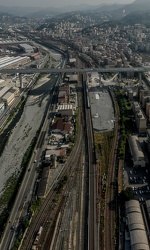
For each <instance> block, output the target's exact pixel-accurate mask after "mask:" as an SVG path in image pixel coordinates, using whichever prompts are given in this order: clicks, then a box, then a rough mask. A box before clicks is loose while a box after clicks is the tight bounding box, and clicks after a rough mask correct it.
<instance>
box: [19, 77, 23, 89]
mask: <svg viewBox="0 0 150 250" xmlns="http://www.w3.org/2000/svg"><path fill="white" fill-rule="evenodd" d="M19 80H20V88H21V89H23V81H22V74H19Z"/></svg>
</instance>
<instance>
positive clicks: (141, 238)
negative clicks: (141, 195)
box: [125, 200, 149, 250]
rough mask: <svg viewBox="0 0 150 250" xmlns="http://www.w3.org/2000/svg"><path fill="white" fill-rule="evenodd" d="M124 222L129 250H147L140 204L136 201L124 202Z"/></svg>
mask: <svg viewBox="0 0 150 250" xmlns="http://www.w3.org/2000/svg"><path fill="white" fill-rule="evenodd" d="M125 205H126V218H127V220H126V222H127V226H128V230H129V235H130V237H129V238H128V239H126V240H130V246H131V250H141V249H143V250H149V244H148V239H147V234H146V230H145V225H144V220H143V217H142V213H141V208H140V203H139V201H137V200H130V201H126V204H125Z"/></svg>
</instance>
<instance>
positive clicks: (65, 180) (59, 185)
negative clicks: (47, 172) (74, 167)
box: [57, 175, 68, 194]
mask: <svg viewBox="0 0 150 250" xmlns="http://www.w3.org/2000/svg"><path fill="white" fill-rule="evenodd" d="M67 180H68V175H65V176H64V177H63V179H62V180H61V181H59V183H58V187H57V194H59V193H60V192H61V191H62V190H63V188H64V186H65V184H66V182H67Z"/></svg>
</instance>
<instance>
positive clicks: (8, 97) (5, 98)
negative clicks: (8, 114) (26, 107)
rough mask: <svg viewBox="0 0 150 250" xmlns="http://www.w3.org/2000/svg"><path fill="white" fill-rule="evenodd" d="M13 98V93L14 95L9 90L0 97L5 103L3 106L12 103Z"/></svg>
mask: <svg viewBox="0 0 150 250" xmlns="http://www.w3.org/2000/svg"><path fill="white" fill-rule="evenodd" d="M14 99H15V95H14V93H11V92H7V93H6V94H5V95H4V96H3V98H2V100H3V102H4V104H5V107H8V106H10V105H11V104H12V102H13V101H14Z"/></svg>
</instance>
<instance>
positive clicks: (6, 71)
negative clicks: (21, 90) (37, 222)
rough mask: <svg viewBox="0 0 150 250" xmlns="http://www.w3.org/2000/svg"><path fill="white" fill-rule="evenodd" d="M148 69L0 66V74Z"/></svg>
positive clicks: (146, 70)
mask: <svg viewBox="0 0 150 250" xmlns="http://www.w3.org/2000/svg"><path fill="white" fill-rule="evenodd" d="M148 71H150V67H135V68H134V67H128V68H44V69H39V68H28V69H23V68H18V69H6V68H5V69H4V68H0V73H2V74H16V73H19V74H35V73H40V74H57V73H58V74H59V73H85V72H98V73H123V72H139V73H144V72H148Z"/></svg>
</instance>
